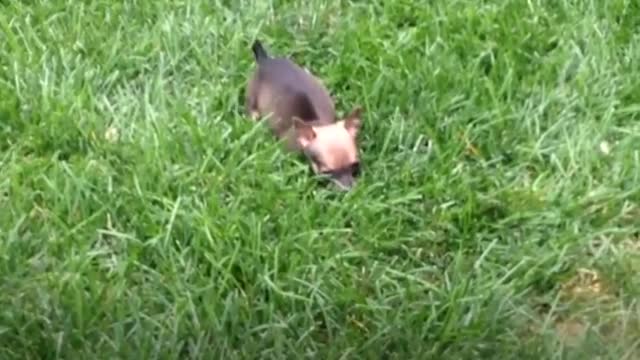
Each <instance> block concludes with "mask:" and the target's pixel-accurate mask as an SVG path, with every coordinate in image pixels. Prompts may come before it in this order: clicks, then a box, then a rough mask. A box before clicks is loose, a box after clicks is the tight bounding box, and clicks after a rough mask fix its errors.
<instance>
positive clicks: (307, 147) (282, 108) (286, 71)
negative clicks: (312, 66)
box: [245, 40, 362, 190]
mask: <svg viewBox="0 0 640 360" xmlns="http://www.w3.org/2000/svg"><path fill="white" fill-rule="evenodd" d="M252 51H253V54H254V57H255V61H256V65H257V68H256V71H255V73H254V75H253V77H252V78H251V79H250V80H249V82H248V85H247V89H246V99H245V101H246V111H247V113H248V114H249V116H251V118H253V119H254V120H256V121H257V120H258V119H260V118H265V119H267V122H268V124H269V127H270V128H271V130H272V132H273V133H274V134H275V136H276V137H278V138H279V139H281V140H284V141H285V144H286V145H287V148H288V149H289V150H291V151H297V152H302V153H303V154H304V155H305V156H306V158H307V159H308V160H309V162H310V164H311V167H312V169H313V171H314V173H316V174H318V175H327V176H328V177H329V179H331V180H332V181H333V182H334V183H335V184H336V185H338V187H339V188H340V189H342V190H348V189H350V188H351V187H353V185H354V184H355V182H356V177H357V176H358V173H359V170H360V162H359V155H358V146H357V136H358V132H359V130H360V126H361V113H362V109H361V108H360V107H356V108H355V109H353V110H352V112H351V113H350V114H349V115H348V116H347V117H345V118H343V119H340V120H337V119H336V112H335V107H334V103H333V100H332V98H331V96H330V95H329V91H327V89H326V88H325V86H324V85H323V84H322V82H321V81H320V80H319V79H317V78H316V77H315V76H314V75H313V74H312V73H311V72H310V71H309V70H308V69H302V68H301V67H300V66H298V65H297V64H295V63H294V62H293V61H291V60H289V59H287V58H283V57H271V56H270V55H269V54H267V52H266V50H265V49H264V47H263V46H262V44H261V42H260V41H259V40H256V41H255V42H254V43H253V45H252Z"/></svg>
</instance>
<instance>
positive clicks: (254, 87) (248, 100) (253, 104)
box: [245, 79, 260, 121]
mask: <svg viewBox="0 0 640 360" xmlns="http://www.w3.org/2000/svg"><path fill="white" fill-rule="evenodd" d="M245 111H246V112H247V115H248V116H249V118H250V119H251V120H253V121H258V119H259V118H260V112H259V111H258V84H257V82H256V80H255V79H251V81H249V84H248V86H247V93H246V96H245Z"/></svg>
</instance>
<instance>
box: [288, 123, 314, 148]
mask: <svg viewBox="0 0 640 360" xmlns="http://www.w3.org/2000/svg"><path fill="white" fill-rule="evenodd" d="M293 128H294V130H295V132H296V141H297V142H298V144H300V146H302V148H306V147H307V146H309V144H311V142H312V141H313V140H314V139H315V138H316V132H315V131H314V130H313V126H311V125H309V124H308V123H306V122H304V121H303V120H302V119H300V118H298V117H294V118H293Z"/></svg>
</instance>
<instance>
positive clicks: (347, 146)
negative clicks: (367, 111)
mask: <svg viewBox="0 0 640 360" xmlns="http://www.w3.org/2000/svg"><path fill="white" fill-rule="evenodd" d="M361 114H362V109H361V108H360V107H357V108H356V109H354V110H353V111H352V112H351V114H349V115H348V116H347V117H345V118H344V119H341V120H340V121H337V122H335V123H333V124H329V125H321V126H312V125H311V124H309V123H307V122H304V121H302V120H300V119H297V118H296V119H294V129H295V137H296V142H297V143H298V145H299V146H300V148H302V150H303V152H304V154H305V155H306V157H307V158H308V159H309V161H310V162H311V167H312V169H313V171H314V172H315V173H316V174H320V175H326V176H328V177H329V178H330V179H331V180H332V181H333V182H334V183H335V184H336V185H337V186H338V188H340V189H341V190H349V189H350V188H351V187H352V186H353V185H354V184H355V182H356V178H357V176H358V174H359V171H360V161H359V154H358V145H357V139H358V132H359V130H360V126H361V122H362V120H361Z"/></svg>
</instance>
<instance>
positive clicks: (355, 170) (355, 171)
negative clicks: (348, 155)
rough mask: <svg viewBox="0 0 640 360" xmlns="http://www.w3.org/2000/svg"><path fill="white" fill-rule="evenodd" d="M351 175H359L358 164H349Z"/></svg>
mask: <svg viewBox="0 0 640 360" xmlns="http://www.w3.org/2000/svg"><path fill="white" fill-rule="evenodd" d="M351 175H353V176H358V175H360V162H359V161H356V162H354V163H353V164H351Z"/></svg>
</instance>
